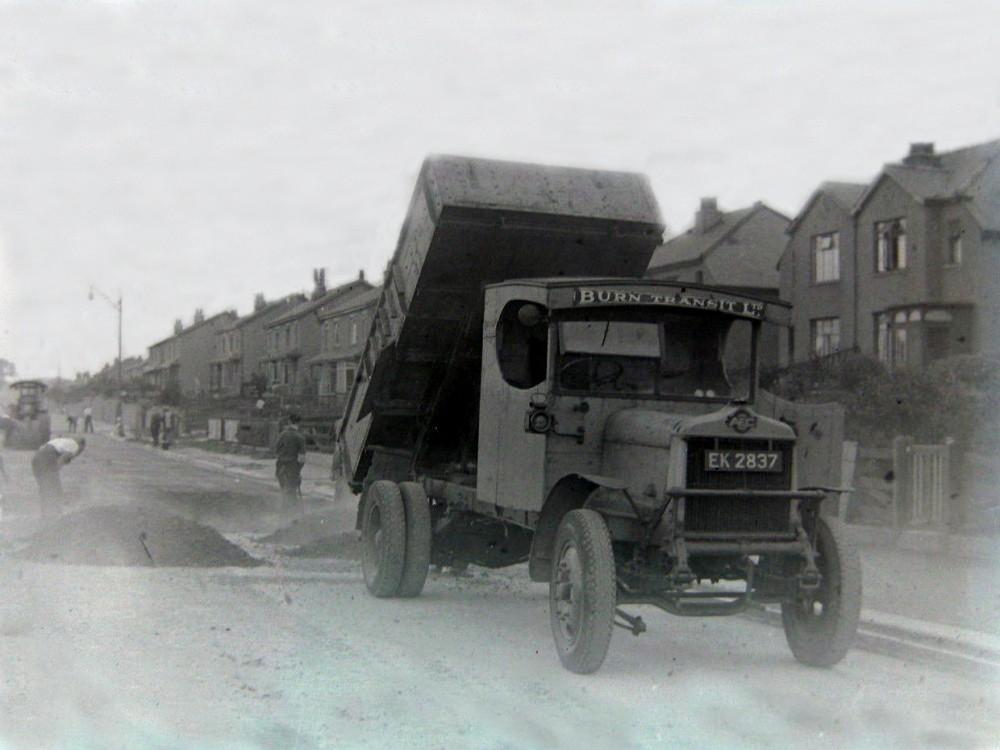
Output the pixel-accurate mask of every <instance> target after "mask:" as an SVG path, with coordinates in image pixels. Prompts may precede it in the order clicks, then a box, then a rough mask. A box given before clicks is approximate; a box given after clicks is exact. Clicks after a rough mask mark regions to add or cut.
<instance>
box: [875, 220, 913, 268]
mask: <svg viewBox="0 0 1000 750" xmlns="http://www.w3.org/2000/svg"><path fill="white" fill-rule="evenodd" d="M904 268H906V219H891V220H889V221H877V222H875V270H876V272H878V273H885V272H887V271H899V270H902V269H904Z"/></svg>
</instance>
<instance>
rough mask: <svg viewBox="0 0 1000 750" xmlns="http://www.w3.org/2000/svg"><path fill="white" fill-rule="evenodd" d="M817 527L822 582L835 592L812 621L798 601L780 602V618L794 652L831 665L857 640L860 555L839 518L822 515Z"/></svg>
mask: <svg viewBox="0 0 1000 750" xmlns="http://www.w3.org/2000/svg"><path fill="white" fill-rule="evenodd" d="M816 524H817V528H816V547H817V553H818V556H817V558H818V559H817V566H818V567H819V569H820V573H821V574H822V575H823V583H822V586H823V587H824V588H826V587H832V588H833V590H834V592H835V594H834V597H833V599H832V600H831V601H830V602H827V603H826V604H825V605H824V612H823V614H822V615H821V616H820V617H821V618H822V619H820V618H817V619H816V620H815V621H813V622H807V621H803V619H802V618H801V617H800V616H799V611H800V607H799V605H798V603H797V602H785V603H783V604H782V605H781V622H782V624H783V625H784V628H785V638H786V640H787V641H788V646H789V648H791V650H792V654H793V655H794V656H795V658H796V659H798V660H799V661H800V662H802V663H803V664H808V665H809V666H812V667H832V666H833V665H834V664H836V663H837V662H839V661H840V660H841V659H843V658H844V656H846V655H847V652H848V651H849V650H850V648H851V645H852V644H853V643H854V635H855V633H856V632H857V629H858V618H859V617H860V616H861V557H860V555H859V554H858V548H857V546H856V545H855V544H854V542H853V540H852V539H851V538H850V536H849V534H848V531H847V528H846V527H845V526H844V524H843V523H841V522H840V521H839V520H838V519H835V518H825V517H823V516H820V517H819V518H818V519H817V521H816Z"/></svg>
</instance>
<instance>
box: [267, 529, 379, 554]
mask: <svg viewBox="0 0 1000 750" xmlns="http://www.w3.org/2000/svg"><path fill="white" fill-rule="evenodd" d="M285 554H287V555H288V556H289V557H333V558H336V559H338V560H360V559H361V534H359V533H358V532H356V531H349V532H343V533H340V534H332V535H331V536H327V537H323V538H322V539H315V540H313V541H311V542H307V543H306V544H301V545H299V546H298V547H293V548H292V549H290V550H288V551H287V552H286V553H285Z"/></svg>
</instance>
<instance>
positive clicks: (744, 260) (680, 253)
mask: <svg viewBox="0 0 1000 750" xmlns="http://www.w3.org/2000/svg"><path fill="white" fill-rule="evenodd" d="M758 211H770V212H771V213H774V214H776V215H777V216H780V217H781V218H782V219H784V220H785V221H790V219H789V218H788V217H787V216H785V215H784V214H783V213H781V212H780V211H775V210H774V209H773V208H771V207H770V206H767V205H765V204H764V203H762V202H761V201H757V202H756V203H754V204H753V205H752V206H748V207H746V208H741V209H738V210H736V211H724V212H721V215H720V220H719V221H718V222H717V223H716V224H714V225H713V226H711V227H710V228H709V229H708V231H706V232H703V233H698V232H696V231H695V230H694V228H692V229H689V230H688V231H687V232H685V233H684V234H680V235H677V236H676V237H673V238H671V239H669V240H667V241H666V242H665V243H663V244H662V245H660V247H658V248H657V249H656V252H654V253H653V258H652V260H651V261H650V263H649V271H661V270H664V269H668V268H674V267H679V266H686V265H688V266H689V265H694V264H697V263H700V262H701V261H703V260H704V259H705V257H706V256H707V255H709V253H711V252H713V251H714V250H715V249H716V248H718V247H720V246H722V245H723V244H725V245H726V247H727V250H730V249H731V252H728V253H727V256H726V273H725V278H724V279H722V280H720V283H725V284H727V285H731V286H760V284H761V278H760V277H761V272H762V271H763V272H764V273H766V274H773V267H774V264H775V263H776V262H777V258H773V259H766V260H765V262H764V264H763V265H764V268H763V269H762V268H761V263H760V260H759V258H758V257H757V255H756V252H757V251H758V248H756V247H749V246H742V245H740V243H735V244H730V243H727V242H726V240H727V239H728V238H730V237H731V236H732V235H733V234H734V233H735V232H736V231H737V230H738V229H739V228H740V227H741V226H742V225H743V224H745V223H746V222H747V221H748V220H749V219H750V218H751V217H752V216H753V215H754V214H755V213H757V212H758ZM783 246H784V243H782V247H783Z"/></svg>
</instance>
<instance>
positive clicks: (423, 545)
mask: <svg viewBox="0 0 1000 750" xmlns="http://www.w3.org/2000/svg"><path fill="white" fill-rule="evenodd" d="M399 492H400V494H401V495H402V498H403V507H404V509H405V511H406V556H405V559H404V562H403V577H402V579H401V581H400V583H399V591H398V592H397V593H398V595H399V596H407V597H409V596H420V592H421V591H423V590H424V582H425V581H426V580H427V569H428V568H429V567H430V564H431V507H430V503H429V502H428V500H427V493H426V492H424V488H423V487H422V486H420V484H418V483H417V482H400V484H399Z"/></svg>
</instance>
